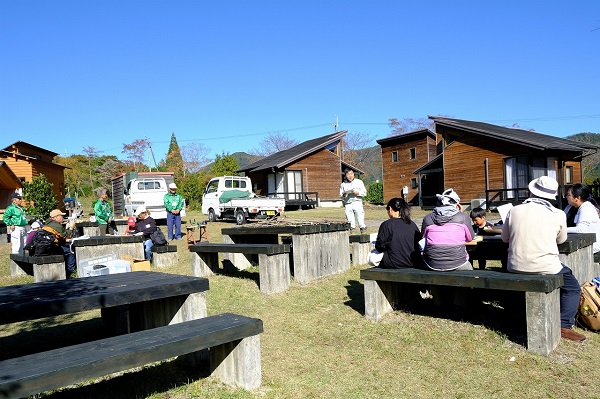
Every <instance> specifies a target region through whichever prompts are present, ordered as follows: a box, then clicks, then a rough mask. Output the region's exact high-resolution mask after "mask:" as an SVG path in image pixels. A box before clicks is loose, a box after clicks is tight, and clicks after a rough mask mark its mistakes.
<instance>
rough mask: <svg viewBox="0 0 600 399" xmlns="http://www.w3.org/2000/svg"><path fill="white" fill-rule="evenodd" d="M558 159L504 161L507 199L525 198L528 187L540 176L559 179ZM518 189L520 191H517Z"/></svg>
mask: <svg viewBox="0 0 600 399" xmlns="http://www.w3.org/2000/svg"><path fill="white" fill-rule="evenodd" d="M556 165H557V158H556V157H526V156H523V157H514V158H506V159H505V160H504V178H505V183H504V185H505V188H506V189H507V190H508V191H506V198H507V199H516V198H517V197H518V198H525V197H527V195H528V189H527V186H528V184H529V182H530V181H531V180H533V179H537V178H538V177H540V176H550V177H552V178H553V179H556V178H557V173H556ZM517 189H518V190H517Z"/></svg>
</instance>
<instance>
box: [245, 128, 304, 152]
mask: <svg viewBox="0 0 600 399" xmlns="http://www.w3.org/2000/svg"><path fill="white" fill-rule="evenodd" d="M297 144H299V143H298V142H297V141H296V140H294V139H291V138H289V136H288V134H287V133H282V132H271V133H269V134H268V135H267V137H265V138H264V139H263V140H261V141H260V143H258V145H259V146H258V148H254V149H253V150H251V151H250V154H252V155H259V156H263V157H266V156H268V155H271V154H275V153H276V152H279V151H283V150H287V149H288V148H292V147H293V146H295V145H297Z"/></svg>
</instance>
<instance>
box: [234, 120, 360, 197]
mask: <svg viewBox="0 0 600 399" xmlns="http://www.w3.org/2000/svg"><path fill="white" fill-rule="evenodd" d="M346 133H347V131H346V130H344V131H341V132H335V133H333V134H329V135H326V136H322V137H318V138H315V139H312V140H307V141H304V142H302V143H300V144H298V145H296V146H294V147H291V148H289V149H286V150H283V151H279V152H277V153H275V154H272V155H269V156H267V157H265V158H261V159H259V160H258V161H256V162H253V163H251V164H249V165H246V166H244V167H243V168H240V169H239V170H237V171H236V172H239V173H244V175H246V176H248V177H250V180H251V181H252V184H253V191H254V192H255V193H257V194H259V195H263V196H270V197H279V198H285V200H286V208H288V209H289V208H291V207H314V206H341V205H342V203H341V199H340V191H339V190H340V184H341V182H342V178H343V170H344V169H345V168H349V169H352V170H354V172H355V173H356V174H357V177H359V176H360V175H361V174H363V173H364V172H363V171H362V170H360V169H358V168H356V167H354V166H352V165H350V164H348V163H346V162H344V161H343V159H342V140H343V137H344V136H345V134H346Z"/></svg>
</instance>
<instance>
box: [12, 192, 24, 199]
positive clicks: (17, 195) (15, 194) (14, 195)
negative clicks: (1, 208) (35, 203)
mask: <svg viewBox="0 0 600 399" xmlns="http://www.w3.org/2000/svg"><path fill="white" fill-rule="evenodd" d="M11 198H19V199H21V198H22V197H21V194H19V193H13V195H11Z"/></svg>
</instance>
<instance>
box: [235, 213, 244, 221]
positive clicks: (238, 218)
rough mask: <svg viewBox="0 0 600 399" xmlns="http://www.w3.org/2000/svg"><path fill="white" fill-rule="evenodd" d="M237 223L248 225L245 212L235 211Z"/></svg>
mask: <svg viewBox="0 0 600 399" xmlns="http://www.w3.org/2000/svg"><path fill="white" fill-rule="evenodd" d="M235 222H236V223H237V224H244V223H246V215H244V211H235Z"/></svg>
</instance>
